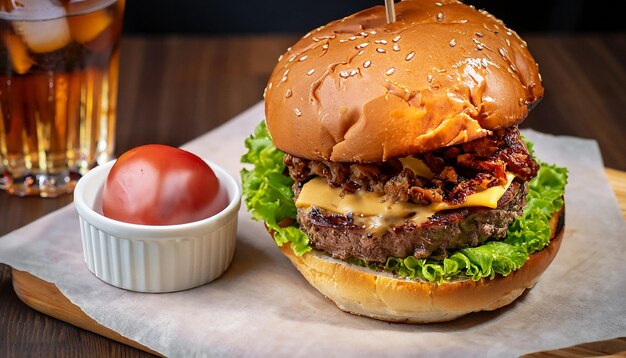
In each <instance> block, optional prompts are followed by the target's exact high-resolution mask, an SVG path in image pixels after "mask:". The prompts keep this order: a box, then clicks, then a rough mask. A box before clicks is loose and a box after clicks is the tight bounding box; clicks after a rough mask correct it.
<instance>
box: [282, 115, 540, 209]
mask: <svg viewBox="0 0 626 358" xmlns="http://www.w3.org/2000/svg"><path fill="white" fill-rule="evenodd" d="M284 162H285V164H286V165H287V168H289V174H290V175H291V177H292V178H293V179H294V181H295V184H294V192H295V194H296V196H297V195H299V193H300V190H301V188H302V185H304V183H306V182H307V181H309V180H310V179H311V178H313V177H316V176H319V177H322V178H325V179H326V181H327V182H328V185H330V186H331V187H333V188H341V189H342V194H346V193H354V192H356V191H357V190H360V191H367V192H374V193H377V194H379V195H381V196H382V195H385V199H386V200H388V201H390V202H410V203H416V204H420V205H429V204H432V203H446V204H450V205H459V204H463V203H464V202H465V200H466V198H467V196H469V195H472V194H474V193H477V192H481V191H484V190H486V189H488V188H491V187H496V186H502V185H506V183H507V181H508V179H507V172H509V173H511V174H513V175H514V176H515V177H517V178H519V179H521V180H522V181H528V180H530V179H531V178H533V177H534V176H535V175H536V174H537V170H538V169H539V165H538V164H537V163H536V162H535V161H534V160H533V159H532V157H531V156H530V154H529V153H528V150H527V148H526V146H525V144H524V143H523V141H522V140H521V139H520V135H519V130H518V129H517V127H510V128H506V129H501V130H496V131H494V132H493V134H491V135H489V136H487V137H484V138H481V139H477V140H474V141H471V142H468V143H464V144H461V145H456V146H451V147H446V148H441V149H438V150H435V151H431V152H427V153H424V154H420V155H416V156H414V157H407V158H401V159H392V160H388V161H386V162H380V163H337V162H330V161H319V160H307V159H302V158H297V157H294V156H291V155H289V154H287V155H285V159H284Z"/></svg>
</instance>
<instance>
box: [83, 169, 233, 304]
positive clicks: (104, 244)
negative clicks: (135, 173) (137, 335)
mask: <svg viewBox="0 0 626 358" xmlns="http://www.w3.org/2000/svg"><path fill="white" fill-rule="evenodd" d="M113 163H114V162H109V163H106V164H104V165H101V166H99V167H96V168H94V169H92V170H91V171H89V172H88V173H87V174H86V175H85V176H83V177H82V178H81V179H80V180H79V181H78V183H77V185H76V188H75V190H74V205H75V206H76V209H77V210H78V215H79V218H80V230H81V237H82V241H83V253H84V255H85V262H86V263H87V267H89V270H91V272H93V273H94V274H95V275H96V276H97V277H98V278H100V279H101V280H102V281H104V282H107V283H109V284H111V285H113V286H116V287H120V288H124V289H127V290H132V291H139V292H172V291H180V290H186V289H189V288H193V287H197V286H200V285H203V284H205V283H208V282H211V281H212V280H214V279H216V278H217V277H219V276H220V275H221V274H222V273H224V271H226V269H227V268H228V266H229V265H230V262H231V261H232V258H233V254H234V252H235V241H236V237H237V212H238V211H239V207H240V205H241V189H240V188H239V185H238V184H237V182H236V181H235V179H234V178H233V177H232V176H231V175H229V174H228V173H226V171H224V170H223V169H222V168H220V167H218V166H217V165H215V164H213V163H210V162H207V163H208V164H209V165H210V166H211V168H212V169H213V171H214V172H215V174H216V176H217V178H218V179H219V181H220V184H221V185H222V186H223V187H224V188H225V190H226V192H227V194H228V198H229V205H228V206H227V207H226V209H224V210H222V211H221V212H220V213H218V214H216V215H214V216H212V217H210V218H207V219H204V220H200V221H196V222H192V223H188V224H180V225H166V226H151V225H137V224H129V223H125V222H120V221H117V220H113V219H109V218H107V217H105V216H104V215H102V189H103V187H104V182H105V181H106V178H107V176H108V174H109V171H110V170H111V167H112V166H113Z"/></svg>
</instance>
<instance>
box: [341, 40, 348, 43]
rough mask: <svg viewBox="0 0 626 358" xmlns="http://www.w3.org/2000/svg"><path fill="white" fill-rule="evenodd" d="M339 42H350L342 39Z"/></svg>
mask: <svg viewBox="0 0 626 358" xmlns="http://www.w3.org/2000/svg"><path fill="white" fill-rule="evenodd" d="M339 42H341V43H344V42H348V40H346V39H341V40H339Z"/></svg>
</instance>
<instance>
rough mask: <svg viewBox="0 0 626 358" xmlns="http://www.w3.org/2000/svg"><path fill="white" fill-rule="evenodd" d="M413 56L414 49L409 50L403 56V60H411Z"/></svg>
mask: <svg viewBox="0 0 626 358" xmlns="http://www.w3.org/2000/svg"><path fill="white" fill-rule="evenodd" d="M413 56H415V51H411V52H409V54H408V55H406V57H405V58H404V60H406V61H411V59H412V58H413Z"/></svg>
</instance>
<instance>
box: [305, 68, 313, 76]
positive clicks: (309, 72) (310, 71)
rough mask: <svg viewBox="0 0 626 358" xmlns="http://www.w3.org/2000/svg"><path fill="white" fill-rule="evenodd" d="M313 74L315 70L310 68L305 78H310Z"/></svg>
mask: <svg viewBox="0 0 626 358" xmlns="http://www.w3.org/2000/svg"><path fill="white" fill-rule="evenodd" d="M314 73H315V69H314V68H312V69H310V70H309V71H308V72H307V73H306V74H307V76H310V75H312V74H314Z"/></svg>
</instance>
